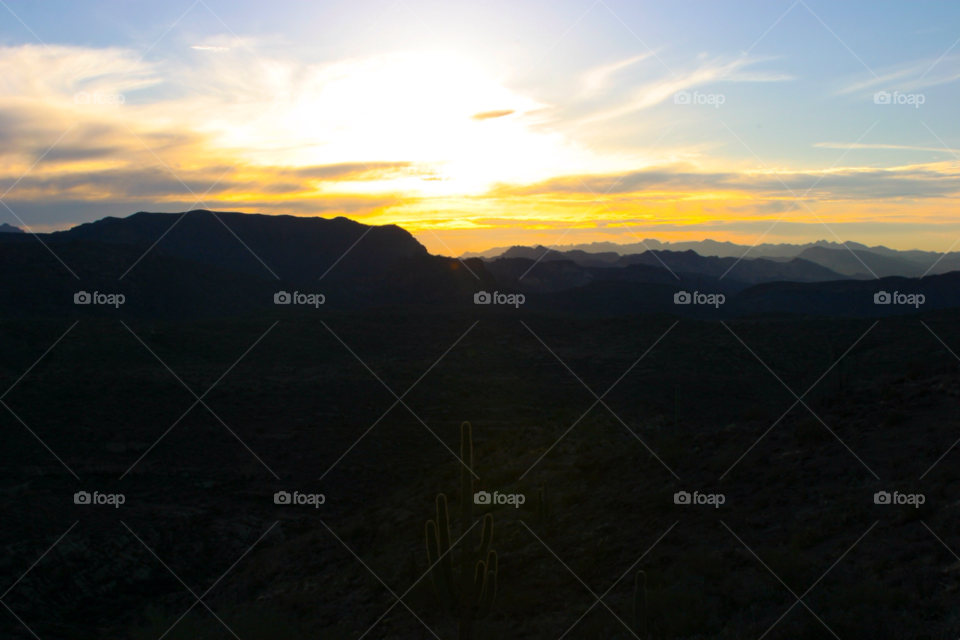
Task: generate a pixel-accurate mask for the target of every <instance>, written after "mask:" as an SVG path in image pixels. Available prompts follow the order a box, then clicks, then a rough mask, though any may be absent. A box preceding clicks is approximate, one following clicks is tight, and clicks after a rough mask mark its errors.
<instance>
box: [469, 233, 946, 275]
mask: <svg viewBox="0 0 960 640" xmlns="http://www.w3.org/2000/svg"><path fill="white" fill-rule="evenodd" d="M659 251H672V252H687V251H693V252H695V253H696V254H698V255H700V256H703V257H717V258H735V259H737V260H740V262H741V263H742V264H744V265H746V264H747V263H749V262H751V261H753V260H756V259H761V258H764V259H767V260H773V261H780V262H783V261H790V260H792V259H794V258H801V259H803V260H807V261H809V262H813V263H816V264H818V265H820V266H823V267H826V268H827V269H830V270H831V271H834V272H836V273H837V274H840V275H841V276H846V277H853V278H864V279H866V278H875V277H880V278H883V277H886V276H893V275H898V276H904V277H911V278H913V277H920V276H922V275H923V274H924V273H926V272H927V270H928V269H929V270H930V271H929V272H930V273H931V274H937V273H947V272H949V271H957V270H960V252H952V253H948V254H946V255H943V254H941V253H936V252H933V251H919V250H910V251H897V250H895V249H889V248H887V247H883V246H876V247H868V246H866V245H862V244H859V243H857V242H846V243H844V244H840V243H836V242H827V241H826V240H820V241H818V242H813V243H808V244H758V245H757V246H755V247H749V246H746V245H738V244H734V243H732V242H717V241H715V240H701V241H697V242H676V243H670V242H660V241H658V240H644V241H643V242H642V243H635V244H614V243H612V242H595V243H592V244H581V245H566V246H558V247H554V248H552V249H550V248H547V247H543V246H542V245H537V246H534V247H523V246H513V247H496V248H493V249H489V250H487V251H482V252H479V253H465V254H463V255H462V256H461V258H467V257H479V258H482V259H484V260H495V259H497V258H518V257H525V258H533V259H535V260H536V259H542V260H572V261H573V262H576V263H578V264H581V265H583V266H623V265H624V264H625V262H624V258H627V257H629V256H636V255H642V254H644V253H649V252H659ZM544 254H546V255H545V256H544ZM541 256H543V257H542V258H541ZM931 267H932V268H931ZM737 268H740V265H738V267H737ZM731 275H732V274H731Z"/></svg>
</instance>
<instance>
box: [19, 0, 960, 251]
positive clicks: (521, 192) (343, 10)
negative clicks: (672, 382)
mask: <svg viewBox="0 0 960 640" xmlns="http://www.w3.org/2000/svg"><path fill="white" fill-rule="evenodd" d="M958 40H960V4H958V3H946V2H939V3H905V2H896V3H880V2H844V3H830V2H824V1H823V0H797V2H792V0H785V1H783V2H749V3H748V2H740V3H736V4H734V3H718V2H637V1H631V2H626V1H623V2H621V1H614V0H598V1H596V2H594V1H593V0H581V1H576V2H572V1H571V2H567V1H561V0H553V1H551V2H544V1H536V2H525V1H517V0H511V1H509V2H508V1H502V2H501V1H482V2H480V1H477V2H450V1H449V0H448V1H447V2H424V1H421V0H385V1H383V2H379V1H375V2H366V1H364V2H350V3H347V2H336V3H330V2H316V1H312V2H302V3H294V2H274V3H264V2H230V3H227V2H223V1H222V0H197V1H196V2H194V1H193V0H186V1H184V2H173V1H170V2H157V3H145V2H130V1H125V2H120V1H115V2H101V1H96V2H83V3H77V2H42V3H39V2H28V1H14V0H2V6H0V87H2V90H0V139H2V144H0V194H2V193H3V192H4V191H8V188H9V191H8V192H7V193H6V195H4V196H3V198H2V202H3V203H4V204H5V205H6V206H5V207H4V206H0V222H6V223H9V224H14V225H16V226H21V227H23V226H25V225H29V227H30V228H31V229H33V230H35V231H38V232H39V231H52V230H58V229H65V228H69V227H71V226H73V225H75V224H79V223H83V222H89V221H92V220H96V219H99V218H102V217H104V216H107V215H112V216H126V215H129V214H131V213H134V212H136V211H141V210H147V211H168V212H175V211H183V210H186V209H191V208H210V209H217V210H228V211H245V212H260V213H277V214H280V213H286V214H294V215H310V216H324V217H334V216H338V215H344V216H347V217H350V218H353V219H355V220H358V221H361V222H364V223H371V224H387V223H395V224H398V225H401V226H403V227H404V228H406V229H408V230H410V231H411V232H412V233H414V234H415V235H416V236H417V238H418V239H419V240H420V241H421V242H422V243H423V244H425V245H426V246H427V248H428V249H430V250H431V251H432V252H434V253H444V254H448V255H450V254H460V253H462V252H464V251H475V250H482V249H486V248H489V247H491V246H503V245H511V244H533V243H542V244H545V245H552V244H554V243H557V242H559V243H560V244H573V243H584V242H593V241H612V242H620V243H632V242H637V241H638V239H640V238H657V239H659V240H663V241H667V240H697V239H703V238H713V239H717V240H732V241H736V242H740V243H744V244H753V243H754V242H757V241H758V240H760V239H761V238H763V241H764V242H805V241H811V240H817V239H827V240H832V241H838V240H856V241H858V242H864V243H866V244H871V245H872V244H884V245H886V246H889V247H893V248H898V249H909V248H921V249H928V250H935V251H946V250H947V249H948V248H950V247H951V245H953V243H954V242H955V241H956V240H957V239H958V237H960V215H958V213H960V211H958V206H957V205H958V202H960V118H958V114H960V108H958V107H960V90H958V78H960V44H958V42H957V41H958ZM881 91H882V92H887V94H889V97H890V103H889V104H882V103H881V104H877V102H876V100H875V94H877V92H881ZM678 92H686V93H679V97H677V96H678ZM895 92H897V93H895ZM687 98H689V102H690V103H689V104H684V103H683V102H684V101H685V100H686V99H687ZM880 100H881V102H882V101H883V100H884V98H883V94H881V97H880ZM898 100H900V101H903V103H902V104H897V101H898ZM678 101H679V102H678ZM918 102H921V104H917V103H918ZM18 179H19V182H18ZM11 187H12V188H11ZM808 190H809V191H808ZM804 194H806V195H804ZM801 197H802V198H803V199H802V201H800V202H798V199H799V198H801ZM764 234H766V235H764Z"/></svg>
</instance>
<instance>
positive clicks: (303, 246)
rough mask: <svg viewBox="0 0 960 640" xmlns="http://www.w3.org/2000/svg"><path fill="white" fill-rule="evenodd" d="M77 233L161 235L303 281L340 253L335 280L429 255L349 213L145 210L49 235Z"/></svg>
mask: <svg viewBox="0 0 960 640" xmlns="http://www.w3.org/2000/svg"><path fill="white" fill-rule="evenodd" d="M361 238H362V239H363V240H362V242H361ZM77 240H90V241H96V242H103V243H109V244H123V245H130V246H139V247H143V248H144V250H145V249H146V248H148V247H150V246H151V245H153V244H154V243H155V242H156V243H157V246H156V248H155V249H154V251H158V250H159V251H161V252H163V253H165V254H166V255H171V256H177V257H180V258H186V259H189V260H195V261H197V262H204V263H208V264H214V265H217V266H219V267H221V268H224V269H228V270H231V271H236V272H238V273H245V274H249V275H256V276H263V275H266V276H267V277H269V278H273V279H277V278H279V279H281V280H293V281H303V282H314V281H316V280H317V279H319V278H320V277H321V276H322V275H323V274H324V273H325V272H326V271H327V270H328V269H331V267H333V265H334V263H336V262H337V261H338V260H340V263H339V264H338V265H337V268H336V269H333V270H331V271H330V277H331V278H332V279H334V280H337V279H340V278H343V277H344V274H350V276H351V277H354V278H355V277H361V276H364V275H370V274H375V273H378V272H380V271H382V270H383V269H385V268H387V267H389V266H390V265H392V264H393V263H394V262H395V261H396V260H397V259H398V258H412V257H415V256H426V255H427V250H426V249H425V248H424V247H423V245H421V244H420V243H419V242H417V240H416V239H415V238H414V237H413V236H412V235H410V233H409V232H407V231H406V230H404V229H401V228H400V227H397V226H395V225H387V226H379V227H377V226H368V225H364V224H361V223H359V222H354V221H353V220H349V219H347V218H333V219H332V220H328V219H325V218H312V217H310V218H298V217H295V216H272V215H261V214H245V213H229V212H228V213H219V212H218V213H216V214H213V213H211V212H209V211H204V210H196V211H189V212H187V213H183V214H170V213H144V212H141V213H136V214H134V215H132V216H129V217H127V218H112V217H111V218H104V219H102V220H98V221H96V222H92V223H89V224H82V225H79V226H77V227H74V228H72V229H70V230H68V231H61V232H57V233H53V234H50V241H51V242H53V243H63V242H72V241H77ZM354 245H355V246H354ZM351 247H353V248H352V249H351ZM348 250H349V252H348ZM261 261H262V262H261ZM131 265H132V263H131ZM271 272H272V273H271ZM273 274H276V276H274V275H273Z"/></svg>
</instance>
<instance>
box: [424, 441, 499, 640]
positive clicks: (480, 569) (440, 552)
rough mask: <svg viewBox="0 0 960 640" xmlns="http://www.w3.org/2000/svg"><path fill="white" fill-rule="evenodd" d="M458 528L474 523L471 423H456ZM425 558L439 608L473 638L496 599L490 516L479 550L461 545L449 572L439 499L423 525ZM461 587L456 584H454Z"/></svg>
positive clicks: (464, 636)
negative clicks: (432, 515) (457, 559)
mask: <svg viewBox="0 0 960 640" xmlns="http://www.w3.org/2000/svg"><path fill="white" fill-rule="evenodd" d="M460 458H461V460H463V463H464V465H463V466H462V468H461V470H460V513H461V517H460V527H461V536H466V534H467V532H468V531H469V530H470V527H471V526H472V525H473V474H472V472H471V471H470V469H472V468H473V436H472V432H471V428H470V423H469V422H464V423H463V424H462V425H460ZM426 529H427V560H428V562H429V563H430V567H431V569H430V577H431V578H432V580H433V590H434V592H435V593H436V594H437V599H438V600H439V601H440V605H441V606H442V607H443V608H444V609H446V610H447V611H449V612H450V613H451V614H452V615H453V616H454V617H456V618H457V619H458V620H459V626H460V635H459V637H460V640H471V639H472V638H473V627H474V623H475V622H476V621H477V620H483V619H484V618H486V617H487V616H488V615H490V609H491V608H492V607H493V601H494V598H496V595H497V552H496V551H493V550H491V549H490V543H491V542H492V541H493V516H492V515H490V514H489V513H488V514H486V515H484V517H483V528H482V531H481V534H480V546H479V547H476V548H474V547H473V546H472V545H471V544H470V542H469V541H468V540H463V541H462V542H461V544H460V571H459V576H458V575H456V572H454V569H453V557H452V555H451V551H450V544H451V542H450V540H451V537H450V516H449V513H448V511H447V497H446V496H445V495H444V494H442V493H441V494H439V495H438V496H437V519H436V521H434V520H428V521H427V527H426ZM458 583H459V584H458Z"/></svg>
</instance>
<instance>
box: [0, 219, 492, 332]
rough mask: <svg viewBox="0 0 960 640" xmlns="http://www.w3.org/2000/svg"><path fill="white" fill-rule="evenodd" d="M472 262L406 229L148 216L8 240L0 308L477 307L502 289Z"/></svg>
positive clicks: (194, 312)
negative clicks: (280, 298)
mask: <svg viewBox="0 0 960 640" xmlns="http://www.w3.org/2000/svg"><path fill="white" fill-rule="evenodd" d="M218 218H219V220H218ZM221 221H222V222H221ZM227 226H229V229H228V228H227ZM234 234H236V237H234ZM38 239H39V240H42V242H44V243H46V244H47V245H48V247H49V250H48V248H46V247H44V245H43V244H41V242H39V241H38ZM154 244H155V246H153V245H154ZM151 247H153V248H152V249H151ZM247 247H249V250H248V248H247ZM254 254H256V255H254ZM60 260H62V261H63V263H61V262H60ZM261 260H262V261H263V262H262V263H261V262H260V261H261ZM473 262H476V263H477V264H474V274H471V273H470V271H468V269H467V268H466V267H465V265H464V264H462V263H461V262H459V261H458V260H455V259H452V258H445V257H441V256H432V255H429V254H428V253H427V251H426V249H425V248H424V247H423V246H422V245H421V244H420V243H419V242H417V240H416V239H415V238H413V236H411V235H410V234H409V233H408V232H407V231H405V230H403V229H401V228H399V227H396V226H386V227H374V226H368V225H363V224H360V223H357V222H353V221H351V220H347V219H345V218H336V219H333V220H326V219H323V218H296V217H292V216H267V215H251V214H240V213H218V214H217V216H214V215H213V214H211V213H210V212H207V211H191V212H189V213H187V214H183V215H181V214H154V213H138V214H135V215H132V216H130V217H128V218H105V219H103V220H99V221H97V222H94V223H91V224H85V225H81V226H79V227H75V228H73V229H70V230H69V231H63V232H57V233H53V234H39V235H38V236H37V237H34V236H33V235H27V234H8V235H6V236H4V237H3V241H0V283H2V284H0V309H2V311H3V313H4V314H5V315H20V316H29V315H63V314H83V315H89V314H95V315H119V316H123V315H133V316H150V317H190V316H204V315H234V314H244V313H250V312H253V311H256V310H258V309H265V308H273V307H274V299H273V295H274V293H277V292H279V291H288V292H293V291H295V290H299V291H300V292H301V293H307V294H311V293H313V294H323V295H324V296H325V301H324V304H325V306H329V307H333V308H363V307H369V306H377V305H383V304H391V303H418V302H425V303H442V302H456V301H460V300H468V299H471V298H472V294H473V291H474V290H475V289H476V288H477V286H478V285H479V286H486V287H487V288H491V289H493V288H495V282H494V280H493V276H492V275H490V274H489V273H487V272H486V271H484V270H483V268H482V265H480V264H479V261H473ZM65 265H66V266H65ZM264 265H266V266H264ZM268 267H269V268H268ZM71 271H72V273H71ZM74 274H75V276H74ZM274 274H276V275H274ZM321 276H325V277H323V279H322V280H321ZM478 278H479V280H478ZM80 291H86V292H88V293H93V292H95V291H96V292H101V293H109V294H123V295H124V296H125V300H124V303H123V305H122V306H121V307H120V308H113V307H109V306H103V305H96V304H91V305H74V303H73V296H74V294H75V293H77V292H80Z"/></svg>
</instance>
